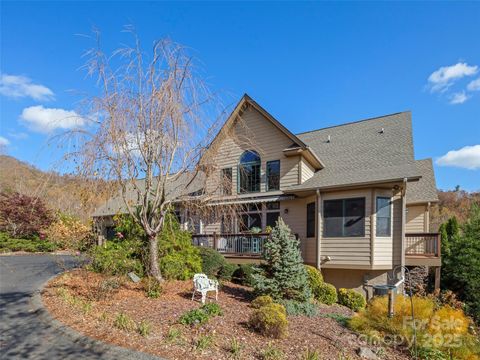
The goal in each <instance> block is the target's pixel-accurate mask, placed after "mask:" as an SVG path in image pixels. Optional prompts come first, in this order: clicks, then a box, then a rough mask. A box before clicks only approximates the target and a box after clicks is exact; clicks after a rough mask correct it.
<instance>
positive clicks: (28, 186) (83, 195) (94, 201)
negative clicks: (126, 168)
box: [0, 155, 108, 222]
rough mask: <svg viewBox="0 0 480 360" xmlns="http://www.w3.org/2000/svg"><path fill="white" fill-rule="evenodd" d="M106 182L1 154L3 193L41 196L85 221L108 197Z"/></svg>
mask: <svg viewBox="0 0 480 360" xmlns="http://www.w3.org/2000/svg"><path fill="white" fill-rule="evenodd" d="M105 190H106V187H105V186H104V184H102V182H100V181H96V182H94V183H92V182H89V181H86V180H85V179H81V178H79V177H76V176H70V175H61V174H59V173H56V172H53V171H50V172H44V171H42V170H39V169H37V168H35V167H34V166H33V165H30V164H27V163H25V162H22V161H19V160H17V159H15V158H14V157H11V156H7V155H0V192H3V191H5V192H19V193H21V194H25V195H28V196H34V197H39V198H40V199H42V200H43V201H45V203H46V204H47V206H48V207H49V208H50V209H54V210H60V211H62V212H64V213H68V214H71V215H75V216H77V217H78V218H80V219H81V220H83V221H85V222H86V221H87V220H89V219H90V216H91V214H92V212H93V210H94V209H95V208H96V207H98V206H99V205H101V204H102V203H103V202H104V201H106V199H107V198H108V194H106V192H105Z"/></svg>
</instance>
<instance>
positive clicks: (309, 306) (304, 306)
mask: <svg viewBox="0 0 480 360" xmlns="http://www.w3.org/2000/svg"><path fill="white" fill-rule="evenodd" d="M280 304H282V305H283V306H285V310H286V311H287V315H292V316H307V317H313V316H315V315H317V314H318V308H317V306H316V305H315V304H314V303H312V302H310V301H295V300H280Z"/></svg>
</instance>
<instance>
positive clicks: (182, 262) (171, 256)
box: [158, 212, 202, 280]
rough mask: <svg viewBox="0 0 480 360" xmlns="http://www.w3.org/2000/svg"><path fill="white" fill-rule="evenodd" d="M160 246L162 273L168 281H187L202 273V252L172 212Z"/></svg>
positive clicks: (165, 222) (166, 219)
mask: <svg viewBox="0 0 480 360" xmlns="http://www.w3.org/2000/svg"><path fill="white" fill-rule="evenodd" d="M158 244H159V257H160V271H161V272H162V275H163V276H164V277H165V278H166V279H172V280H187V279H191V278H192V277H193V275H194V274H196V273H199V272H201V270H202V258H201V257H200V252H199V250H198V248H197V247H195V246H193V244H192V236H191V234H190V233H189V232H188V231H184V230H182V229H180V224H179V223H178V221H177V218H176V217H175V215H174V214H173V213H172V212H168V213H167V215H165V220H164V225H163V229H162V232H161V233H160V235H159V238H158Z"/></svg>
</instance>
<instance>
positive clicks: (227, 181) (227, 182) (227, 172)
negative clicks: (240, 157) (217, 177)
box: [221, 168, 232, 195]
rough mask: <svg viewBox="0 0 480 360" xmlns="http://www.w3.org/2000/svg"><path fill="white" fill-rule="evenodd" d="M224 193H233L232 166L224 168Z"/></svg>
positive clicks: (222, 185)
mask: <svg viewBox="0 0 480 360" xmlns="http://www.w3.org/2000/svg"><path fill="white" fill-rule="evenodd" d="M221 181H222V184H221V188H222V194H223V195H232V168H227V169H222V179H221Z"/></svg>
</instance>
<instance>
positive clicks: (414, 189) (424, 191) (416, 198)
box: [407, 159, 438, 204]
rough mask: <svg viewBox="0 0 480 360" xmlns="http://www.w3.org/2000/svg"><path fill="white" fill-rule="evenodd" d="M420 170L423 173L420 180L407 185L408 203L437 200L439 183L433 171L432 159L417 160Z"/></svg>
mask: <svg viewBox="0 0 480 360" xmlns="http://www.w3.org/2000/svg"><path fill="white" fill-rule="evenodd" d="M415 163H416V165H417V168H418V171H419V172H420V174H421V175H422V177H421V178H420V180H419V181H415V182H412V183H409V184H408V186H407V204H418V203H427V202H437V201H438V195H437V185H436V183H435V175H434V173H433V164H432V159H423V160H417V161H416V162H415Z"/></svg>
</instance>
